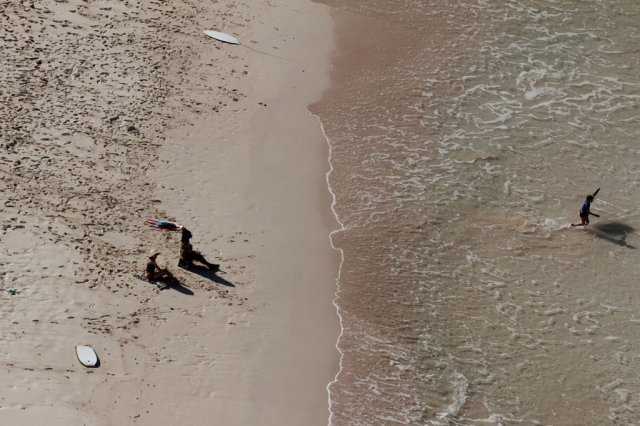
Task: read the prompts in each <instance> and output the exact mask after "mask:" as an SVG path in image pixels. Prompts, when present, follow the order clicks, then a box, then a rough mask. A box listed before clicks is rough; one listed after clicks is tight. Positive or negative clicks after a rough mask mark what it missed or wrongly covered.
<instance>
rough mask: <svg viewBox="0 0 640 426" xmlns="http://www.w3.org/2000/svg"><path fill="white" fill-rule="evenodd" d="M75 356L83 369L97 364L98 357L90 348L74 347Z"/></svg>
mask: <svg viewBox="0 0 640 426" xmlns="http://www.w3.org/2000/svg"><path fill="white" fill-rule="evenodd" d="M76 355H77V356H78V361H80V363H81V364H82V365H84V366H85V367H95V366H96V365H97V364H98V355H96V351H94V350H93V348H92V347H91V346H86V345H78V346H76Z"/></svg>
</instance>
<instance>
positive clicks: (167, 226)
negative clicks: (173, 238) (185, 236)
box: [144, 219, 182, 231]
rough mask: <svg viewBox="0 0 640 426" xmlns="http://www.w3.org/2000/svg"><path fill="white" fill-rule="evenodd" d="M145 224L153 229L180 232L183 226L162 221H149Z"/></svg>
mask: <svg viewBox="0 0 640 426" xmlns="http://www.w3.org/2000/svg"><path fill="white" fill-rule="evenodd" d="M144 223H146V224H147V225H149V226H150V227H152V228H155V229H162V230H163V231H179V230H181V229H182V225H180V224H178V223H173V222H169V221H168V220H162V219H147V220H145V221H144Z"/></svg>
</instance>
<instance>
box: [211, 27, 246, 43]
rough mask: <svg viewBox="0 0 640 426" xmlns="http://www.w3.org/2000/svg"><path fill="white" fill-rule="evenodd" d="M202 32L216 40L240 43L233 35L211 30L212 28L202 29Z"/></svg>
mask: <svg viewBox="0 0 640 426" xmlns="http://www.w3.org/2000/svg"><path fill="white" fill-rule="evenodd" d="M204 33H205V34H206V35H208V36H209V37H211V38H215V39H216V40H220V41H223V42H225V43H230V44H240V40H238V39H237V38H235V37H234V36H232V35H230V34H227V33H221V32H219V31H212V30H204Z"/></svg>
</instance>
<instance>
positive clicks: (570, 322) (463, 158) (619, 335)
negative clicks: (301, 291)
mask: <svg viewBox="0 0 640 426" xmlns="http://www.w3.org/2000/svg"><path fill="white" fill-rule="evenodd" d="M327 3H329V4H331V5H332V6H334V7H335V8H336V9H337V10H338V12H337V14H336V17H337V21H338V24H339V25H338V40H339V42H338V44H339V50H338V52H337V53H336V55H335V57H334V72H333V85H332V87H331V88H330V90H328V91H327V93H326V94H325V96H324V97H323V99H322V100H321V101H320V102H319V103H317V104H315V105H313V106H312V107H311V110H312V112H313V113H315V114H317V115H318V116H319V117H320V119H321V121H322V123H323V127H324V130H325V133H326V135H327V138H328V141H329V144H330V147H331V164H332V172H331V174H330V176H329V184H330V187H331V190H332V192H333V193H334V195H335V205H334V210H335V212H336V215H337V217H338V219H339V221H340V223H341V225H342V230H340V231H339V232H336V233H335V234H334V235H333V243H334V245H335V246H336V247H338V248H340V249H341V250H342V251H343V256H344V261H343V264H342V267H341V273H340V282H339V293H338V297H337V300H336V303H337V305H338V307H339V312H340V314H341V317H342V323H343V328H344V331H343V334H342V336H341V338H340V342H339V344H338V346H339V348H340V350H341V352H342V354H343V356H342V367H341V371H340V373H339V375H338V376H337V380H336V382H334V383H333V384H331V386H330V391H331V410H332V419H331V421H332V423H333V424H336V425H342V424H486V423H488V424H515V423H520V424H581V425H583V424H636V423H638V422H640V414H638V412H639V411H638V409H639V408H640V378H639V377H638V374H637V373H638V371H640V364H639V360H638V359H639V357H640V309H639V308H638V307H637V303H636V300H637V299H638V296H639V295H640V289H639V287H638V282H639V281H638V275H639V274H640V266H638V261H637V259H638V255H639V254H638V253H640V252H638V251H637V250H636V247H637V246H638V245H640V243H638V241H637V239H638V238H637V235H636V233H635V232H634V230H635V228H637V227H639V226H640V216H639V215H638V213H637V208H636V203H637V200H639V199H640V197H639V195H640V194H639V192H638V178H639V176H640V161H639V160H640V153H639V150H638V144H637V141H638V140H639V136H640V114H639V111H640V77H639V75H640V49H639V48H638V46H640V44H639V41H640V40H639V39H640V26H639V25H638V24H637V23H638V22H640V3H637V2H635V1H632V0H624V1H607V2H599V1H560V0H558V1H517V2H516V1H504V0H501V1H491V2H490V1H478V2H474V3H471V2H456V3H455V4H450V5H443V4H442V3H443V2H436V1H408V0H405V1H393V2H391V1H388V2H387V1H379V0H375V1H373V2H371V1H359V0H349V2H347V3H346V4H345V3H343V2H335V4H333V3H331V2H327ZM598 187H601V188H602V189H601V191H600V193H599V194H598V197H597V198H596V200H595V202H594V203H593V205H592V210H593V211H594V212H596V213H599V214H600V215H601V217H600V218H592V226H591V227H590V228H588V229H587V230H583V229H579V228H575V229H570V228H569V224H570V223H571V222H572V221H573V222H578V221H579V218H578V210H579V208H580V205H581V204H582V201H583V200H584V197H585V196H586V195H587V194H588V193H591V192H593V191H594V190H595V189H596V188H598Z"/></svg>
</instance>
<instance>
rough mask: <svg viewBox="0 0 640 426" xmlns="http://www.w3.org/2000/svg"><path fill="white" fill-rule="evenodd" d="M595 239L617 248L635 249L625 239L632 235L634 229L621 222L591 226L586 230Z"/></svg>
mask: <svg viewBox="0 0 640 426" xmlns="http://www.w3.org/2000/svg"><path fill="white" fill-rule="evenodd" d="M587 230H589V231H591V232H592V233H593V234H594V235H595V236H596V237H598V238H602V239H603V240H607V241H609V242H611V243H614V244H617V245H619V246H623V247H627V248H630V249H635V246H632V245H631V244H628V243H627V237H628V236H629V235H630V234H632V233H633V232H634V231H635V229H634V228H633V227H632V226H629V225H627V224H625V223H621V222H600V223H596V224H593V225H591V226H589V227H588V228H587Z"/></svg>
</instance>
